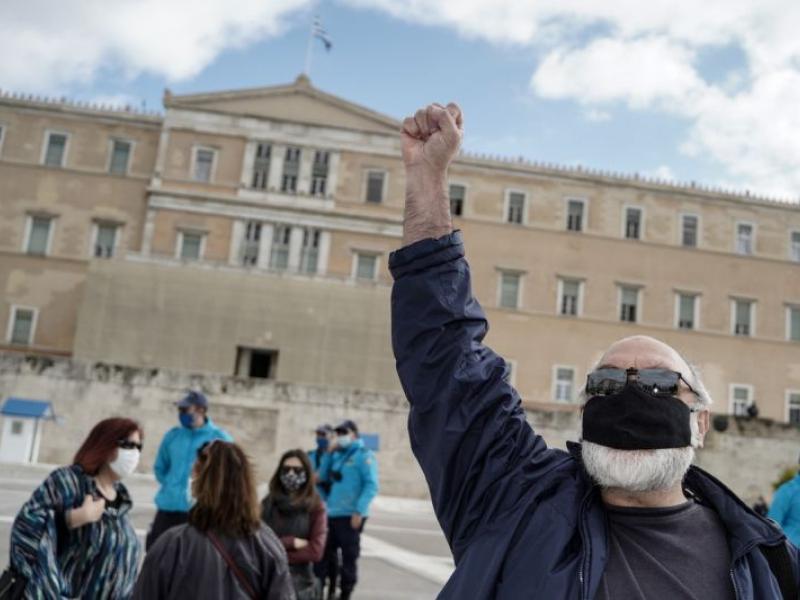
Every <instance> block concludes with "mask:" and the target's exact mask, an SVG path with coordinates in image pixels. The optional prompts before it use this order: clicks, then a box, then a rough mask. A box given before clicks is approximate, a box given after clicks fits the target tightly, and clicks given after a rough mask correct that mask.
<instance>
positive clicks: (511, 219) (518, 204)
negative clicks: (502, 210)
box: [506, 192, 525, 225]
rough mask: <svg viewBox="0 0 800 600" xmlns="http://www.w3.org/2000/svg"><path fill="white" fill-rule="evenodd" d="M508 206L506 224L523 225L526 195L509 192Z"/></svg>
mask: <svg viewBox="0 0 800 600" xmlns="http://www.w3.org/2000/svg"><path fill="white" fill-rule="evenodd" d="M506 204H507V206H506V222H507V223H515V224H517V225H521V224H522V223H523V221H524V220H525V194H523V193H522V192H508V198H507V200H506Z"/></svg>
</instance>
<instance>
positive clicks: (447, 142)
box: [401, 103, 464, 246]
mask: <svg viewBox="0 0 800 600" xmlns="http://www.w3.org/2000/svg"><path fill="white" fill-rule="evenodd" d="M463 136H464V130H463V117H462V114H461V109H460V108H459V107H458V106H457V105H456V104H453V103H450V104H448V105H447V107H444V106H442V105H441V104H430V105H428V106H427V107H426V108H421V109H420V110H418V111H417V112H416V114H415V115H414V116H413V117H407V118H406V119H405V120H404V121H403V130H402V133H401V137H402V142H403V162H404V163H405V167H406V207H405V216H404V221H403V245H404V246H407V245H409V244H413V243H414V242H417V241H419V240H423V239H426V238H438V237H441V236H443V235H447V234H448V233H450V232H451V231H452V229H453V221H452V218H451V216H450V200H449V198H448V194H447V167H448V166H450V162H451V161H452V160H453V157H455V155H456V154H457V153H458V148H459V146H460V145H461V139H462V138H463Z"/></svg>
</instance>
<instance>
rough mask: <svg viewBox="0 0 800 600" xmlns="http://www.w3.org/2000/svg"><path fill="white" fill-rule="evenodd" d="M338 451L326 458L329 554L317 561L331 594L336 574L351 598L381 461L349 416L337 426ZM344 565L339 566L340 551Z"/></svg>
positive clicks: (346, 596) (322, 475) (324, 481)
mask: <svg viewBox="0 0 800 600" xmlns="http://www.w3.org/2000/svg"><path fill="white" fill-rule="evenodd" d="M334 431H335V433H336V445H335V446H334V451H333V453H332V454H331V455H330V457H329V458H328V460H326V461H324V462H323V465H322V470H321V471H320V474H319V479H320V483H321V484H322V485H323V486H327V488H328V490H329V491H328V492H327V494H326V496H325V498H324V499H325V503H326V504H327V507H328V541H327V543H326V546H325V556H324V558H323V559H322V561H321V562H320V563H318V565H317V571H316V572H317V574H318V576H319V577H320V579H322V581H323V582H324V581H325V580H326V579H328V598H334V597H336V576H337V574H338V576H339V578H340V588H341V595H340V596H338V598H339V600H349V599H350V597H351V595H352V593H353V589H354V588H355V586H356V583H357V582H358V564H357V563H358V557H359V555H360V553H361V533H362V531H364V524H365V523H366V521H367V518H368V517H369V508H370V504H371V503H372V500H373V499H374V498H375V496H376V495H377V493H378V461H377V460H376V458H375V454H374V453H373V452H372V450H369V449H368V448H366V447H365V446H364V442H363V441H362V440H361V438H360V437H359V434H358V426H356V424H355V423H354V422H353V421H351V420H349V419H348V420H345V421H342V423H340V424H339V425H337V426H336V427H335V429H334ZM339 551H341V557H342V558H341V565H340V566H339V568H338V569H336V568H335V567H334V565H338V564H339V563H338V560H339V559H338V555H339Z"/></svg>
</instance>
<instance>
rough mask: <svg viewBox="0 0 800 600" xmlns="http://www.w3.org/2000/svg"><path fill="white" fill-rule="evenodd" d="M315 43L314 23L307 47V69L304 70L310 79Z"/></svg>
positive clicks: (309, 32) (310, 30)
mask: <svg viewBox="0 0 800 600" xmlns="http://www.w3.org/2000/svg"><path fill="white" fill-rule="evenodd" d="M315 19H316V17H315ZM313 43H314V23H313V22H312V23H311V28H310V29H309V31H308V44H307V45H306V67H305V69H304V70H303V73H304V74H305V76H306V77H308V78H309V79H311V52H312V50H313Z"/></svg>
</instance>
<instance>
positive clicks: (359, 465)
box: [319, 440, 378, 517]
mask: <svg viewBox="0 0 800 600" xmlns="http://www.w3.org/2000/svg"><path fill="white" fill-rule="evenodd" d="M335 472H339V473H341V474H342V478H341V480H340V481H336V480H335V479H334V478H333V477H332V473H335ZM319 479H320V481H321V482H328V483H330V484H331V487H330V492H328V493H327V494H326V495H325V496H324V500H325V504H326V505H327V507H328V516H329V517H349V516H351V515H353V514H356V513H358V514H360V515H361V516H363V517H368V516H369V505H370V503H371V502H372V499H373V498H375V496H376V495H377V493H378V461H377V459H376V458H375V454H374V453H373V452H372V450H368V449H367V448H365V447H364V442H362V441H361V440H355V441H354V442H353V443H352V444H351V445H350V446H349V447H347V448H346V449H341V450H336V451H334V452H333V453H331V454H328V455H327V456H326V458H325V459H324V460H323V461H322V466H321V468H320V472H319Z"/></svg>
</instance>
